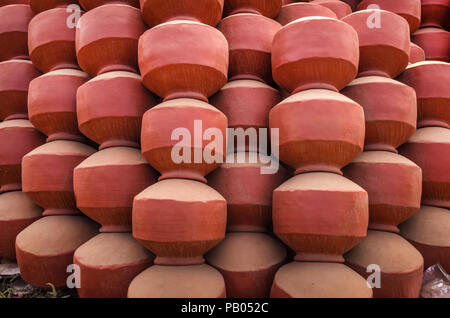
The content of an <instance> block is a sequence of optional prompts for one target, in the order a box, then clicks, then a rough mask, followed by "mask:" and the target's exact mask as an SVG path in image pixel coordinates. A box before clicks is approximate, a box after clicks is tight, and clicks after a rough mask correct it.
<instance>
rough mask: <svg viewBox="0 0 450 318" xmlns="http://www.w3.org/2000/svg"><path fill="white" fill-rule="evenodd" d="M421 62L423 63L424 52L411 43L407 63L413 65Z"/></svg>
mask: <svg viewBox="0 0 450 318" xmlns="http://www.w3.org/2000/svg"><path fill="white" fill-rule="evenodd" d="M422 61H425V51H424V50H423V49H422V48H421V47H420V46H418V45H416V44H414V43H412V42H411V47H410V50H409V63H411V64H414V63H417V62H422Z"/></svg>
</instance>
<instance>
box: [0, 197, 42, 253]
mask: <svg viewBox="0 0 450 318" xmlns="http://www.w3.org/2000/svg"><path fill="white" fill-rule="evenodd" d="M41 213H42V209H41V208H40V207H38V206H37V205H35V204H34V203H33V202H32V201H31V200H30V199H29V198H28V197H27V196H26V195H25V194H23V193H22V192H21V191H13V192H8V193H3V194H1V195H0V257H1V258H6V259H10V260H14V259H16V248H15V242H16V236H17V234H19V233H20V232H21V231H22V230H23V229H24V228H26V227H27V226H28V225H30V224H31V223H33V222H34V221H36V220H38V219H39V218H40V217H41Z"/></svg>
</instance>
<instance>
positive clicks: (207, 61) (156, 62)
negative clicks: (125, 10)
mask: <svg viewBox="0 0 450 318" xmlns="http://www.w3.org/2000/svg"><path fill="white" fill-rule="evenodd" d="M138 56H139V68H140V70H141V74H142V78H143V82H144V85H145V86H146V87H147V88H148V89H149V90H151V91H152V92H154V93H156V94H157V95H159V96H161V97H163V98H164V100H169V99H175V98H184V97H188V98H197V99H200V100H203V101H206V102H207V101H208V97H209V96H211V95H212V94H214V93H216V92H217V91H218V90H219V89H220V88H222V87H223V86H224V85H225V84H226V82H227V73H228V42H227V40H226V38H225V36H224V35H223V34H222V33H221V32H220V31H218V30H217V29H215V28H213V27H210V26H207V25H205V24H201V23H197V22H192V21H185V20H181V21H172V22H168V23H164V24H161V25H158V26H157V27H154V28H152V29H150V30H148V31H147V32H145V33H144V34H143V35H142V36H141V38H140V39H139V53H138Z"/></svg>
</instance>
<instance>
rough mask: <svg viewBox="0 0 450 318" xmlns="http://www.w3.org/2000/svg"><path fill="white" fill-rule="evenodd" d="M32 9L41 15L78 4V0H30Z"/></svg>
mask: <svg viewBox="0 0 450 318" xmlns="http://www.w3.org/2000/svg"><path fill="white" fill-rule="evenodd" d="M29 2H30V6H31V9H33V11H34V12H36V13H39V12H42V11H46V10H50V9H53V8H63V7H67V6H68V5H69V4H73V3H77V0H29Z"/></svg>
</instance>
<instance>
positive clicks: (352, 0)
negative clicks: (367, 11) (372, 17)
mask: <svg viewBox="0 0 450 318" xmlns="http://www.w3.org/2000/svg"><path fill="white" fill-rule="evenodd" d="M341 1H342V2H345V3H346V4H348V5H349V6H350V8H351V9H352V11H353V12H355V11H356V10H358V4H359V3H360V2H361V0H341Z"/></svg>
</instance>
